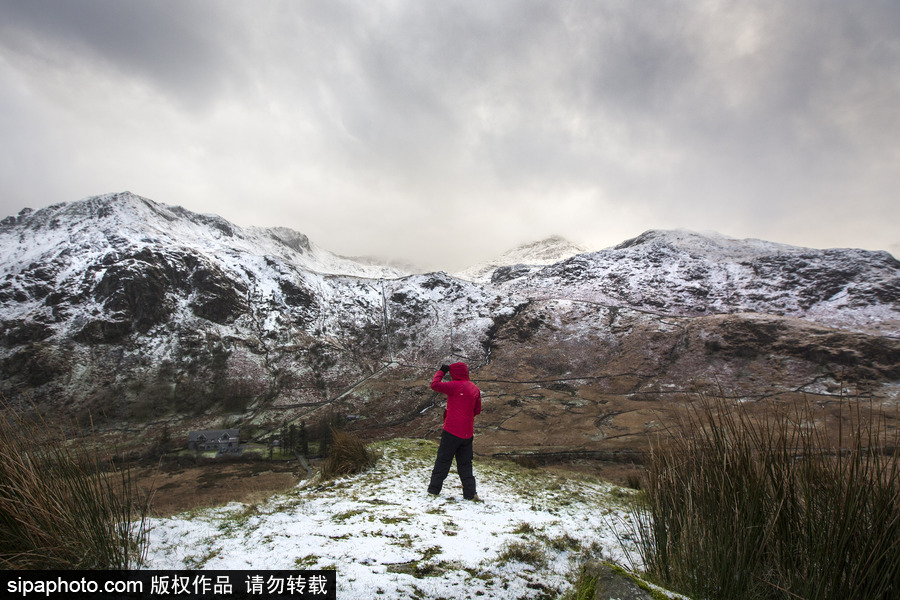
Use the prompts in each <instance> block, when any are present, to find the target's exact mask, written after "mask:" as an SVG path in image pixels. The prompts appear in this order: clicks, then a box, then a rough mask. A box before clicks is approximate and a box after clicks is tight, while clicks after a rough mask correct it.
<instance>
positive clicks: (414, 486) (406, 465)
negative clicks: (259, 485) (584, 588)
mask: <svg viewBox="0 0 900 600" xmlns="http://www.w3.org/2000/svg"><path fill="white" fill-rule="evenodd" d="M373 448H374V449H375V451H376V452H377V453H379V454H380V455H381V458H380V459H379V460H378V463H377V464H376V466H375V467H374V468H373V469H371V470H369V471H367V472H365V473H362V474H359V475H355V476H351V477H347V478H343V479H337V480H333V481H329V482H325V483H323V482H320V481H318V480H317V479H313V480H309V481H304V482H302V483H301V484H300V485H299V486H298V487H297V488H296V489H294V490H293V491H291V492H289V493H287V494H280V495H276V496H273V497H272V498H270V499H269V500H267V501H265V502H263V503H260V504H258V505H245V504H239V503H232V504H229V505H226V506H223V507H218V508H210V509H205V510H200V511H193V512H191V513H185V514H182V515H177V516H175V517H173V518H167V519H154V520H152V521H151V523H150V531H149V538H150V548H149V553H148V557H147V561H146V565H145V566H146V568H149V569H335V570H336V571H337V578H338V598H341V599H344V598H346V599H350V598H367V599H368V598H374V597H379V598H472V599H475V598H545V597H556V596H557V595H558V594H560V593H563V592H564V591H565V590H566V589H568V588H569V586H570V585H571V583H572V582H574V580H575V579H576V577H577V572H578V569H579V568H580V566H581V564H582V563H583V561H584V560H585V559H587V558H602V559H605V560H610V561H613V562H616V563H618V564H620V565H623V566H625V567H637V566H639V557H638V555H637V553H636V549H635V547H634V545H633V544H632V543H631V542H630V541H629V540H630V538H631V526H630V524H629V516H628V512H629V511H628V508H627V501H628V498H629V496H630V495H631V494H632V493H633V492H632V491H630V490H626V489H621V488H618V487H616V486H613V485H611V484H608V483H606V482H603V481H601V480H599V479H596V478H593V477H588V476H582V475H571V476H563V475H561V474H556V473H549V472H545V471H542V470H537V469H526V468H523V467H519V466H517V465H515V464H512V463H508V462H497V461H479V460H478V459H477V457H476V463H475V475H476V477H477V478H478V495H479V498H480V500H477V501H475V502H471V501H466V500H464V499H463V498H462V491H461V488H460V484H459V479H458V477H457V475H456V472H455V470H451V472H450V476H449V477H448V478H447V482H446V483H445V486H444V491H443V493H442V495H441V496H438V497H433V496H430V495H428V494H427V493H426V491H425V487H426V485H427V481H428V477H429V475H430V472H431V466H432V463H433V460H434V455H435V453H436V451H437V445H436V444H435V443H433V442H429V441H424V440H394V441H390V442H383V443H379V444H376V445H374V446H373Z"/></svg>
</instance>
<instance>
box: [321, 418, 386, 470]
mask: <svg viewBox="0 0 900 600" xmlns="http://www.w3.org/2000/svg"><path fill="white" fill-rule="evenodd" d="M330 437H331V447H330V452H329V454H328V457H327V458H326V459H325V460H324V461H323V462H322V471H321V473H322V478H324V479H332V478H334V477H340V476H342V475H352V474H354V473H361V472H362V471H365V470H366V469H369V468H371V467H372V466H373V465H374V464H375V460H376V458H375V455H374V454H372V452H371V451H369V449H368V448H366V446H365V444H363V443H362V441H360V439H359V438H358V437H356V436H355V435H353V434H352V433H348V432H346V431H340V430H339V429H335V428H334V427H332V428H331V436H330Z"/></svg>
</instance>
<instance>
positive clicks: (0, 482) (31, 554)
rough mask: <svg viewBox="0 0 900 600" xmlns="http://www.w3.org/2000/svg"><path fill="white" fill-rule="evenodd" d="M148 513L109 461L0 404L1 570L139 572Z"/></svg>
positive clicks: (143, 499) (131, 485) (141, 498)
mask: <svg viewBox="0 0 900 600" xmlns="http://www.w3.org/2000/svg"><path fill="white" fill-rule="evenodd" d="M148 507H149V497H148V495H146V494H141V493H139V492H138V490H137V488H136V487H135V485H134V482H133V481H132V480H131V478H130V475H129V472H128V471H127V470H123V469H118V468H116V467H115V465H114V461H112V460H110V457H109V456H108V455H107V454H106V453H104V452H101V451H99V450H97V449H90V448H89V447H88V446H87V445H82V446H75V445H73V444H70V443H67V442H66V440H65V439H64V437H63V436H62V435H61V433H60V432H59V431H57V430H55V429H54V428H53V427H51V426H49V425H48V424H47V423H46V422H45V421H44V420H42V419H40V418H32V419H27V418H25V417H23V416H22V415H21V414H19V413H17V412H16V411H15V410H14V409H12V408H11V407H9V406H8V405H6V404H5V403H0V568H3V569H129V568H135V567H136V566H138V565H139V564H140V562H141V560H142V558H143V556H144V554H145V551H146V542H145V535H144V534H145V530H146V524H147V513H148Z"/></svg>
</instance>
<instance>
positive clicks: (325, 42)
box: [0, 0, 900, 268]
mask: <svg viewBox="0 0 900 600" xmlns="http://www.w3.org/2000/svg"><path fill="white" fill-rule="evenodd" d="M898 32H900V5H898V4H897V3H896V2H894V1H892V0H874V1H872V2H866V3H865V4H859V3H854V4H852V5H851V4H847V3H845V2H841V1H837V0H800V1H798V2H791V3H784V2H776V1H768V0H761V1H757V2H742V3H731V2H715V1H714V2H703V3H697V2H687V1H680V2H664V3H652V4H650V5H647V4H642V5H640V6H638V5H636V4H633V3H622V2H606V1H602V2H594V1H586V0H574V1H572V2H567V3H548V2H543V1H540V2H538V1H527V0H526V1H517V2H513V1H505V0H498V1H496V2H487V3H485V2H475V1H461V2H453V3H420V2H413V1H405V2H396V3H371V2H353V1H340V0H335V1H332V2H286V1H285V2H278V1H272V2H264V3H249V2H246V3H237V2H217V3H211V2H185V1H174V0H166V1H157V2H141V3H124V2H117V1H114V0H108V1H97V0H93V1H79V2H63V1H57V2H48V1H32V2H13V1H7V0H0V75H3V76H4V77H0V108H3V109H4V110H3V113H2V116H0V127H2V134H3V139H4V141H7V142H8V143H7V144H5V145H4V146H5V148H4V150H2V152H4V155H3V156H4V158H7V159H8V160H9V162H7V163H6V164H5V166H0V176H2V177H3V180H4V181H3V183H4V189H5V190H6V198H4V199H2V200H0V202H3V203H4V204H3V206H4V207H5V208H6V212H8V213H9V212H15V211H17V210H18V208H20V206H18V203H19V202H20V201H21V200H22V199H23V198H47V200H48V202H49V201H60V200H69V199H73V197H80V196H82V195H87V194H91V193H101V192H105V191H111V190H116V189H131V190H132V191H135V192H138V193H142V194H144V195H148V196H151V197H154V198H155V199H157V200H159V201H162V202H169V203H181V204H184V205H185V206H187V207H188V208H191V209H194V210H200V211H204V212H218V213H220V214H222V215H223V216H225V217H227V218H231V219H233V220H236V221H238V222H239V223H246V224H250V223H251V222H252V223H253V224H261V225H262V224H272V223H278V224H289V225H292V226H294V227H295V228H297V229H300V230H302V231H304V232H306V233H308V234H309V235H310V236H312V237H313V239H314V240H316V241H317V242H318V243H320V244H321V245H323V246H325V247H328V248H330V249H333V250H335V251H338V252H344V253H347V254H365V253H376V254H394V255H397V254H403V255H406V257H413V258H415V259H417V260H422V261H424V262H428V263H429V264H430V266H439V267H443V268H458V267H462V266H465V265H466V263H467V262H470V261H472V260H480V259H483V258H486V255H489V254H491V253H499V252H501V251H503V250H504V249H506V247H507V246H508V245H509V244H512V243H518V242H521V241H526V240H529V239H535V238H538V237H542V236H545V235H550V234H552V233H559V234H562V235H568V236H569V237H571V238H573V239H575V241H582V242H587V243H594V244H600V245H605V244H613V243H616V242H618V241H620V240H621V239H624V238H626V237H630V236H632V235H635V234H636V233H639V232H640V231H641V230H642V229H646V228H650V227H687V228H693V229H713V230H720V231H722V232H723V233H726V234H731V235H737V236H740V237H750V236H752V237H761V238H769V239H776V240H777V241H784V242H788V243H797V244H805V245H814V246H864V247H873V246H874V247H885V248H886V247H888V246H889V245H890V244H895V243H896V240H897V234H896V229H891V227H892V226H891V225H890V223H895V222H896V221H897V217H898V216H900V215H898V214H897V212H898V209H897V203H896V200H895V192H894V190H896V189H897V186H898V183H900V181H898V179H900V175H898V173H897V170H896V167H895V165H896V164H897V163H898V159H900V142H898V140H900V114H898V112H897V111H896V106H897V105H898V103H900V42H898V40H900V37H898V35H897V34H898ZM110 148H113V149H115V150H116V151H115V152H114V154H110V152H109V149H110ZM73 156H74V157H77V159H74V160H73V159H72V157H73ZM47 173H53V175H54V177H52V178H48V177H46V174H47ZM248 198H252V199H253V202H248ZM851 206H852V207H856V208H853V209H851V208H850V207H851ZM288 221H289V222H288ZM448 227H449V228H451V229H453V230H455V231H464V232H466V234H465V235H466V240H465V244H463V245H462V247H461V248H458V249H456V250H454V255H453V256H452V257H448V253H447V251H446V250H445V249H443V248H441V247H440V243H438V242H436V240H440V239H442V238H441V236H442V233H443V232H444V231H445V230H446V229H447V228H448Z"/></svg>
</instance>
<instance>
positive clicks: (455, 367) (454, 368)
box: [450, 362, 469, 381]
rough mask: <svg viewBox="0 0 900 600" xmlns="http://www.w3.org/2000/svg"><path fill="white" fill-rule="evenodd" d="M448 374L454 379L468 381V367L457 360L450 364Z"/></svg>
mask: <svg viewBox="0 0 900 600" xmlns="http://www.w3.org/2000/svg"><path fill="white" fill-rule="evenodd" d="M450 376H451V377H452V378H453V380H454V381H468V380H469V367H468V365H466V363H462V362H458V363H453V364H452V365H450Z"/></svg>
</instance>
